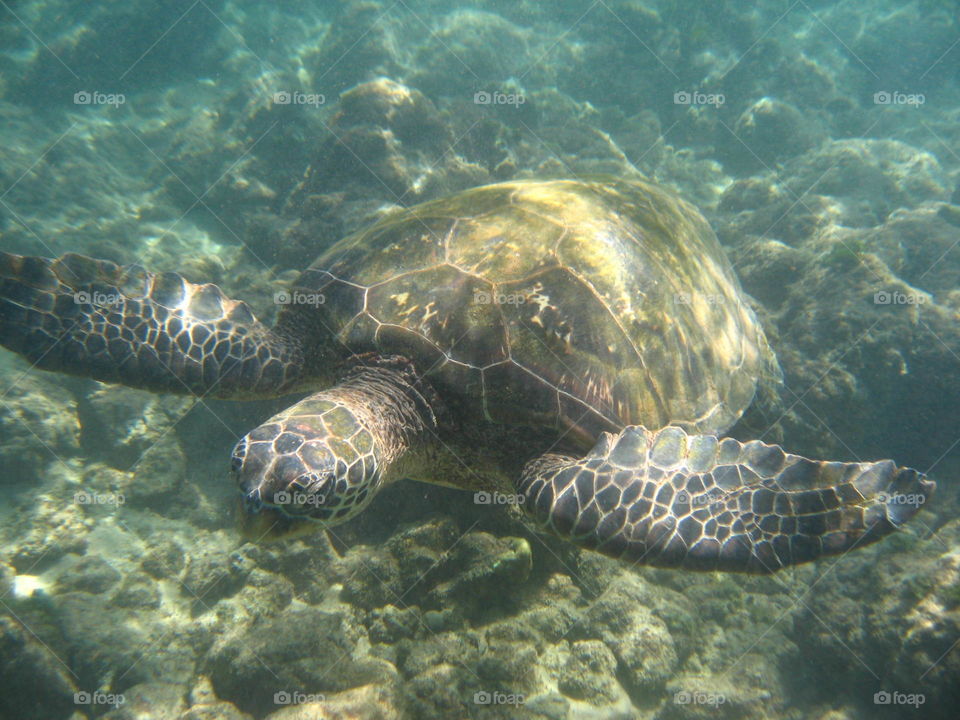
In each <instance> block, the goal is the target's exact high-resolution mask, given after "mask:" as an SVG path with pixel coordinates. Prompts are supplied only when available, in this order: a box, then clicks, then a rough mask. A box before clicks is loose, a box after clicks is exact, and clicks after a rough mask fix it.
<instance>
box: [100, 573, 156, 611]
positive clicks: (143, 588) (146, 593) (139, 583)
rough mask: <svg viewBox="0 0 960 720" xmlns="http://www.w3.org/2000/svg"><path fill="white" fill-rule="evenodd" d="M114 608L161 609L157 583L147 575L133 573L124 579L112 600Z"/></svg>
mask: <svg viewBox="0 0 960 720" xmlns="http://www.w3.org/2000/svg"><path fill="white" fill-rule="evenodd" d="M110 605H111V606H113V607H123V608H133V609H140V610H150V609H153V608H158V607H160V591H159V589H158V588H157V583H156V582H155V581H154V580H153V578H151V577H150V576H149V575H147V574H146V573H141V572H133V573H130V574H129V575H127V576H125V577H124V578H123V582H121V583H120V587H118V588H117V590H116V592H115V593H114V594H113V597H111V598H110Z"/></svg>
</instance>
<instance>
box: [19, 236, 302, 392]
mask: <svg viewBox="0 0 960 720" xmlns="http://www.w3.org/2000/svg"><path fill="white" fill-rule="evenodd" d="M0 344H2V345H4V346H5V347H7V348H9V349H11V350H13V351H15V352H18V353H20V354H21V355H23V356H24V357H25V358H27V359H28V360H29V361H30V362H31V363H32V364H33V365H34V366H35V367H38V368H42V369H44V370H53V371H57V372H63V373H69V374H71V375H81V376H84V377H91V378H94V379H96V380H102V381H104V382H117V383H123V384H124V385H130V386H133V387H139V388H145V389H148V390H155V391H161V392H174V393H195V394H198V395H211V396H214V397H224V398H233V397H252V396H272V395H279V394H282V393H284V392H287V391H289V390H291V389H292V388H293V386H294V385H295V384H296V381H297V379H298V377H299V375H300V372H301V369H302V353H301V351H300V348H299V345H298V343H297V342H296V341H295V340H294V339H293V338H287V337H281V336H279V335H277V334H275V333H274V332H273V331H271V330H270V329H269V328H267V327H266V326H264V325H263V324H261V323H260V322H259V321H258V320H257V319H256V318H255V317H254V316H253V313H252V312H250V309H249V308H248V307H247V305H246V304H244V303H242V302H238V301H236V300H231V299H229V298H227V297H225V296H224V294H223V293H222V292H221V291H220V289H219V288H218V287H216V286H215V285H195V284H193V283H190V282H187V281H186V280H184V279H183V278H182V277H181V276H179V275H177V274H176V273H157V274H154V273H149V272H146V271H145V270H143V269H142V268H140V267H139V266H136V265H130V266H125V267H121V266H119V265H115V264H114V263H111V262H107V261H103V260H93V259H90V258H87V257H84V256H82V255H74V254H69V255H64V256H63V257H61V258H58V259H56V260H50V259H48V258H40V257H23V256H20V255H13V254H10V253H0Z"/></svg>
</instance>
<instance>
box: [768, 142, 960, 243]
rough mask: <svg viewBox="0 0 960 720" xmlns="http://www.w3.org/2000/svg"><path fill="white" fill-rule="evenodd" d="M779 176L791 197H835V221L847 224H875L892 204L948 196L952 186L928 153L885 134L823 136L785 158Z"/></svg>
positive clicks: (905, 204) (899, 205)
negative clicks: (839, 212) (839, 207)
mask: <svg viewBox="0 0 960 720" xmlns="http://www.w3.org/2000/svg"><path fill="white" fill-rule="evenodd" d="M783 176H784V178H785V179H786V187H787V188H788V189H789V192H788V193H787V194H788V196H789V197H790V202H791V203H793V202H794V201H795V200H796V198H797V197H798V196H800V195H801V194H802V193H811V194H816V195H829V196H831V197H834V198H838V199H840V200H841V201H842V202H843V203H844V210H843V216H842V217H841V218H840V221H841V222H842V223H843V224H845V225H850V226H853V227H858V226H861V227H862V226H866V225H879V224H880V223H882V222H883V221H884V220H886V218H887V216H888V215H889V214H890V213H892V212H893V211H894V210H896V209H897V208H912V207H916V206H917V205H919V204H920V203H922V202H925V201H929V200H948V199H949V197H950V191H951V189H952V184H951V183H950V181H949V179H948V177H947V176H946V174H945V173H944V171H943V169H942V168H941V166H940V163H939V162H938V161H937V159H936V157H935V156H934V155H932V154H931V153H929V152H926V151H924V150H921V149H919V148H915V147H912V146H910V145H908V144H906V143H904V142H901V141H899V140H888V139H862V138H849V139H844V140H832V141H829V142H826V143H824V144H823V145H821V146H820V147H818V148H817V149H816V150H814V151H812V152H809V153H806V154H804V155H802V156H800V157H798V158H796V159H795V160H793V161H791V162H789V163H788V164H787V166H786V168H785V169H784V173H783ZM805 202H806V201H805Z"/></svg>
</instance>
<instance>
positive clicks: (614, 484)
mask: <svg viewBox="0 0 960 720" xmlns="http://www.w3.org/2000/svg"><path fill="white" fill-rule="evenodd" d="M934 488H935V484H934V483H933V482H932V481H930V480H927V479H926V478H925V477H924V476H923V475H922V474H921V473H919V472H917V471H916V470H911V469H909V468H902V467H897V466H896V465H895V464H894V463H893V462H892V461H890V460H884V461H880V462H873V463H840V462H817V461H813V460H808V459H806V458H803V457H800V456H798V455H790V454H787V453H785V452H784V451H783V450H782V449H781V448H779V447H777V446H776V445H767V444H764V443H762V442H759V441H752V442H748V443H741V442H739V441H737V440H734V439H732V438H726V439H718V438H716V437H714V436H710V435H690V434H687V433H686V432H685V431H684V430H682V429H680V428H678V427H668V428H664V429H662V430H660V431H657V432H653V431H649V430H646V429H645V428H643V427H639V426H632V427H628V428H626V429H624V430H623V431H622V432H620V434H619V435H617V436H613V435H609V434H604V436H603V437H602V438H601V440H600V442H598V443H597V445H596V446H595V447H594V448H593V450H592V451H591V452H590V453H589V454H587V455H586V456H585V457H583V458H581V459H579V460H578V459H575V458H571V457H566V456H562V455H550V454H548V455H544V456H542V457H540V458H537V459H536V460H533V461H531V462H530V463H528V465H527V467H526V468H525V469H524V471H523V475H522V477H521V479H520V482H519V485H518V489H519V491H520V493H522V494H523V496H524V508H525V509H526V511H527V512H528V513H529V514H530V515H532V516H533V518H534V520H535V521H537V522H538V523H539V524H540V525H542V526H544V527H545V528H547V529H549V530H551V531H552V532H554V533H556V534H558V535H560V536H562V537H564V538H567V539H569V540H570V541H572V542H574V543H576V544H578V545H581V546H583V547H587V548H590V549H593V550H597V551H598V552H601V553H604V554H605V555H610V556H612V557H617V558H623V559H626V560H632V561H634V562H638V563H642V564H645V565H656V566H661V567H681V568H688V569H691V570H722V571H730V572H747V573H770V572H774V571H776V570H779V569H780V568H783V567H786V566H788V565H797V564H799V563H804V562H809V561H811V560H816V559H817V558H819V557H823V556H826V555H837V554H840V553H844V552H847V551H848V550H852V549H854V548H855V547H861V546H864V545H868V544H870V543H872V542H875V541H877V540H879V539H880V538H882V537H884V536H885V535H888V534H890V533H892V532H893V531H895V530H896V529H898V528H899V527H900V525H902V524H903V523H904V522H906V521H907V520H909V519H910V518H911V517H912V516H913V515H914V514H915V513H916V512H917V510H918V509H919V508H920V506H921V505H923V503H924V502H926V500H927V499H928V498H929V497H930V496H931V495H932V493H933V491H934Z"/></svg>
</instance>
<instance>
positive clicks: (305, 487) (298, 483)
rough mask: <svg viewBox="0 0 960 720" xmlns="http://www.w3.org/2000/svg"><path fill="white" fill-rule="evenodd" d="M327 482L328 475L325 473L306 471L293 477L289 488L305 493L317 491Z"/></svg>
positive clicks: (328, 480) (328, 479)
mask: <svg viewBox="0 0 960 720" xmlns="http://www.w3.org/2000/svg"><path fill="white" fill-rule="evenodd" d="M329 482H330V477H329V475H328V474H327V473H324V474H322V475H321V474H320V473H315V472H308V473H303V474H302V475H298V476H297V477H296V478H294V480H293V482H291V483H290V489H291V490H299V491H301V492H305V493H318V492H319V491H320V490H321V489H323V487H324V486H325V485H327V484H328V483H329Z"/></svg>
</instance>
